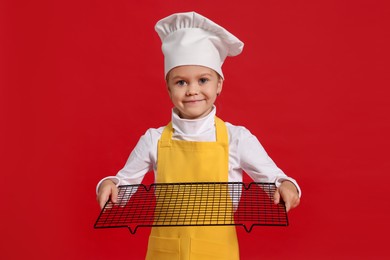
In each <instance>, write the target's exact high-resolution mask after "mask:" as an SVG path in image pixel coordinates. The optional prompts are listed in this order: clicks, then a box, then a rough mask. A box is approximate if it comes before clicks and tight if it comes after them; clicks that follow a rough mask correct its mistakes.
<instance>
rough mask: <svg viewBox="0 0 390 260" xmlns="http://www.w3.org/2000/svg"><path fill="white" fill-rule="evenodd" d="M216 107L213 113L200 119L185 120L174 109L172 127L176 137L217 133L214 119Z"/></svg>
mask: <svg viewBox="0 0 390 260" xmlns="http://www.w3.org/2000/svg"><path fill="white" fill-rule="evenodd" d="M216 110H217V109H216V107H215V106H213V108H212V110H211V112H210V113H209V114H208V115H206V116H205V117H202V118H199V119H183V118H180V117H179V115H178V114H177V113H176V112H175V111H176V110H175V109H172V127H173V129H174V135H175V136H178V135H179V136H182V135H184V136H188V137H189V136H202V135H205V134H208V133H210V132H212V131H215V127H214V117H215V114H216Z"/></svg>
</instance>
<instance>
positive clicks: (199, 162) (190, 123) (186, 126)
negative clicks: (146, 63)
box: [97, 12, 300, 260]
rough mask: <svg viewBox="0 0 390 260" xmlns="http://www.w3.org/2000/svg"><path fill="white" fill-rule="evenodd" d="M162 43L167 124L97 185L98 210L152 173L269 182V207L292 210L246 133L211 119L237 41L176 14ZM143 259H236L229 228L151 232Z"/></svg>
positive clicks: (285, 186)
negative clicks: (169, 103) (278, 205)
mask: <svg viewBox="0 0 390 260" xmlns="http://www.w3.org/2000/svg"><path fill="white" fill-rule="evenodd" d="M155 29H156V31H157V33H158V34H159V36H160V38H161V40H162V51H163V53H164V69H165V77H166V84H167V87H168V93H169V97H170V98H171V101H172V103H173V105H174V108H173V109H172V121H171V122H170V123H169V124H168V125H167V126H165V127H160V128H158V129H148V130H147V131H146V133H145V134H144V135H143V136H142V137H141V138H140V140H139V142H138V143H137V145H136V147H135V148H134V150H133V151H132V153H131V154H130V156H129V158H128V160H127V162H126V165H125V166H124V168H123V169H122V170H120V171H119V172H118V174H117V175H116V176H110V177H106V178H104V179H103V180H101V181H100V182H99V184H98V186H97V199H98V202H99V205H100V207H103V206H104V204H105V203H106V202H107V200H108V199H109V198H111V200H112V201H113V202H116V200H117V194H118V189H117V186H118V185H127V184H139V183H141V181H142V179H143V177H144V175H145V174H146V173H147V172H149V171H151V170H153V171H154V173H155V181H156V182H157V183H174V182H241V181H242V172H243V171H245V172H246V173H247V174H248V175H249V176H250V177H251V178H252V179H253V180H254V181H256V182H273V183H275V184H276V186H277V187H278V188H277V191H276V192H275V194H274V202H275V203H279V201H280V199H282V200H283V201H284V202H285V205H286V209H287V211H288V210H290V209H291V208H294V207H296V206H298V204H299V198H300V189H299V186H298V185H297V183H296V181H295V180H294V179H292V178H290V177H287V176H286V175H285V174H284V173H283V172H282V171H281V170H280V169H279V168H278V167H277V166H276V165H275V163H274V162H273V161H272V160H271V158H270V157H268V155H267V153H266V152H265V150H264V149H263V147H262V146H261V144H260V143H259V141H258V140H257V138H256V137H255V136H253V135H252V134H251V133H250V132H249V131H248V130H247V129H246V128H244V127H242V126H234V125H232V124H230V123H227V122H223V121H222V120H221V119H219V118H218V117H216V107H215V106H214V102H215V100H216V99H217V97H218V95H219V94H220V93H221V91H222V85H223V80H224V75H223V73H222V69H221V67H222V64H223V62H224V60H225V58H226V57H227V56H235V55H238V54H240V53H241V51H242V49H243V45H244V44H243V43H242V42H241V41H240V40H239V39H237V38H236V37H235V36H234V35H232V34H231V33H229V32H228V31H227V30H225V29H224V28H222V27H221V26H219V25H217V24H215V23H214V22H212V21H211V20H209V19H207V18H206V17H203V16H201V15H199V14H197V13H195V12H189V13H177V14H173V15H171V16H168V17H166V18H164V19H162V20H160V21H159V22H158V23H157V24H156V27H155ZM146 258H147V259H159V260H160V259H170V260H172V259H202V260H203V259H239V250H238V242H237V237H236V231H235V227H234V226H215V227H209V226H208V227H154V228H152V231H151V235H150V238H149V245H148V251H147V257H146Z"/></svg>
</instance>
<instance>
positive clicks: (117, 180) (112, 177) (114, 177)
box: [96, 176, 120, 195]
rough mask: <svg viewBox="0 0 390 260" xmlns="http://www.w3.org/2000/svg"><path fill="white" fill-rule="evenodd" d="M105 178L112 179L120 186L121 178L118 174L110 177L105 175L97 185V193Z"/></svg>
mask: <svg viewBox="0 0 390 260" xmlns="http://www.w3.org/2000/svg"><path fill="white" fill-rule="evenodd" d="M105 180H111V181H112V182H113V183H115V185H116V186H117V187H118V186H119V183H120V179H119V178H118V177H116V176H108V177H105V178H103V179H101V180H100V181H99V183H98V184H97V185H96V195H97V194H98V191H99V188H100V185H101V184H102V182H103V181H105Z"/></svg>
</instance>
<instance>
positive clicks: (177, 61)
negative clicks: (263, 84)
mask: <svg viewBox="0 0 390 260" xmlns="http://www.w3.org/2000/svg"><path fill="white" fill-rule="evenodd" d="M155 30H156V32H157V33H158V35H159V36H160V39H161V41H162V51H163V53H164V72H165V76H166V75H167V73H168V72H169V71H170V70H171V69H173V68H174V67H177V66H182V65H201V66H205V67H208V68H211V69H213V70H215V71H216V72H217V73H218V74H219V75H220V76H221V77H223V73H222V68H221V67H222V64H223V62H224V61H225V58H226V57H227V56H236V55H238V54H240V53H241V51H242V49H243V47H244V43H243V42H241V41H240V40H239V39H238V38H237V37H235V36H234V35H233V34H231V33H230V32H228V31H227V30H226V29H224V28H223V27H221V26H219V25H218V24H216V23H214V22H213V21H211V20H210V19H208V18H206V17H204V16H202V15H200V14H198V13H195V12H188V13H176V14H172V15H170V16H168V17H166V18H163V19H161V20H160V21H158V22H157V24H156V26H155Z"/></svg>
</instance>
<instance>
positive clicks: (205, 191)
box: [94, 182, 288, 234]
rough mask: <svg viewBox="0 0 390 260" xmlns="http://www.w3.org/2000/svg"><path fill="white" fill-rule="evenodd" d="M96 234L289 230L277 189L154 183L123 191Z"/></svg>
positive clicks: (104, 213)
mask: <svg viewBox="0 0 390 260" xmlns="http://www.w3.org/2000/svg"><path fill="white" fill-rule="evenodd" d="M118 188H119V194H118V200H117V203H112V202H111V201H108V202H107V203H106V205H105V206H104V208H103V209H102V211H101V212H100V215H99V217H98V219H97V220H96V223H95V226H94V227H95V228H121V227H125V228H128V229H129V231H130V233H132V234H135V232H136V231H137V229H138V227H165V226H171V227H172V226H227V225H229V226H231V225H235V226H243V227H244V228H245V230H246V231H247V232H250V231H251V230H252V228H253V227H254V226H287V225H288V218H287V213H286V209H285V205H284V203H283V202H282V203H280V204H277V205H275V204H274V202H273V199H272V197H273V194H274V192H275V190H276V187H275V184H273V183H256V182H252V183H250V184H244V183H242V182H223V183H222V182H216V183H155V184H151V185H150V186H147V185H144V184H139V185H124V186H119V187H118Z"/></svg>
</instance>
